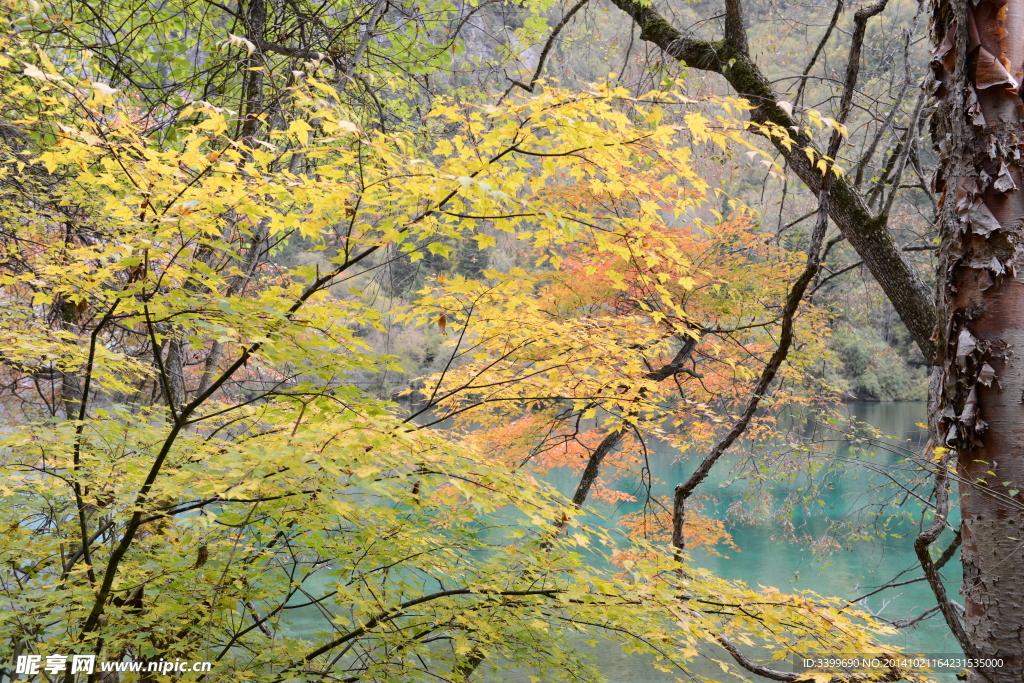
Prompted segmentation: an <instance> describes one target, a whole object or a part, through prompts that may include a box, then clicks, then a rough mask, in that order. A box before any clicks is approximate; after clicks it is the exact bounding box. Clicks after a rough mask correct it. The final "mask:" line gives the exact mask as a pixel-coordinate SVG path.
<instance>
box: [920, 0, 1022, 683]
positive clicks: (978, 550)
mask: <svg viewBox="0 0 1024 683" xmlns="http://www.w3.org/2000/svg"><path fill="white" fill-rule="evenodd" d="M932 35H933V39H934V41H935V45H936V48H935V51H934V52H933V55H934V56H933V61H932V69H933V72H934V75H935V80H936V95H937V97H938V100H939V101H938V106H937V109H936V114H935V116H934V118H933V122H932V135H933V142H934V144H935V146H936V148H937V149H938V150H939V154H940V157H941V162H942V163H941V166H940V169H941V170H940V172H939V174H938V175H937V177H936V180H935V189H936V191H937V192H938V193H939V198H940V205H941V212H940V230H941V237H942V245H941V252H940V254H941V263H940V269H939V278H938V294H937V303H938V313H939V318H940V320H942V321H943V322H944V324H943V325H942V326H941V327H940V329H939V340H938V348H937V352H936V366H938V367H937V373H938V374H937V376H936V377H935V380H934V381H933V383H932V396H931V401H930V415H929V421H930V426H931V429H932V435H933V438H934V439H936V442H937V443H939V444H943V445H945V446H947V447H949V448H952V449H955V452H956V468H957V475H958V479H959V482H960V483H959V486H960V496H961V498H960V500H961V515H962V519H963V522H962V524H963V526H962V536H963V548H962V551H961V552H962V562H963V568H964V582H963V586H962V589H961V592H962V593H963V596H964V599H965V608H966V614H965V617H964V631H965V634H966V637H967V640H968V641H969V644H970V646H971V647H972V648H973V649H974V650H975V652H974V653H973V654H974V655H976V656H978V657H981V658H998V659H1002V660H1003V661H1004V666H1002V667H1001V668H996V669H987V670H986V671H985V672H984V673H983V672H981V671H978V670H973V671H971V672H970V673H969V676H968V681H970V682H971V683H981V682H982V681H986V680H987V681H991V682H992V683H1003V682H1006V683H1008V682H1009V681H1014V682H1016V683H1019V682H1020V681H1021V680H1022V679H1024V668H1022V662H1024V572H1022V569H1021V566H1022V562H1024V546H1022V538H1024V514H1022V510H1024V497H1022V496H1021V494H1020V491H1021V490H1024V393H1022V390H1024V193H1022V192H1021V191H1020V189H1018V188H1021V187H1022V177H1021V164H1022V159H1021V146H1022V144H1024V142H1022V140H1021V139H1020V136H1021V123H1022V116H1024V107H1022V103H1021V99H1020V94H1019V84H1020V80H1021V74H1022V71H1024V0H1009V1H1008V0H981V1H980V2H977V3H976V4H975V3H974V2H971V1H970V0H936V2H935V5H934V7H933V15H932Z"/></svg>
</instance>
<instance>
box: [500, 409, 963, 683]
mask: <svg viewBox="0 0 1024 683" xmlns="http://www.w3.org/2000/svg"><path fill="white" fill-rule="evenodd" d="M847 410H848V411H849V412H850V413H851V416H852V417H854V418H855V419H857V420H858V421H861V422H865V423H867V424H869V425H872V426H874V427H876V428H878V429H879V430H881V431H882V433H884V434H887V435H892V436H895V437H897V438H896V439H892V440H887V441H885V442H882V443H880V444H878V445H876V446H871V445H868V446H867V447H865V446H864V445H863V444H861V445H860V448H861V449H864V450H862V451H860V452H857V451H855V450H852V449H851V444H850V442H849V441H846V440H844V439H843V438H842V437H837V436H836V435H832V436H831V438H827V435H823V436H825V437H826V440H825V446H826V448H825V453H826V455H825V456H824V457H826V458H834V459H835V460H836V461H837V462H838V463H839V465H838V467H839V468H840V470H841V471H838V472H836V473H834V474H833V475H831V476H829V477H826V478H825V480H826V482H827V483H826V486H825V489H824V495H823V497H822V499H823V501H824V506H821V505H818V504H817V502H816V501H815V504H814V505H812V506H810V509H809V510H807V511H806V512H805V511H804V510H802V509H798V510H797V511H796V514H794V515H793V516H792V517H791V518H789V521H790V522H791V523H792V524H793V526H794V527H795V528H796V530H797V531H798V532H802V533H807V534H808V535H809V536H810V537H812V538H817V537H819V536H820V535H821V533H822V532H823V531H824V530H825V529H826V526H827V524H828V520H829V519H837V518H839V517H840V516H842V515H844V514H847V513H850V512H851V511H854V510H856V509H859V508H863V507H865V506H870V505H871V504H872V503H876V502H878V499H879V498H880V497H881V495H882V491H886V492H887V494H886V495H888V492H891V490H892V487H891V486H888V485H885V484H887V479H886V477H885V475H884V474H882V473H880V470H882V471H888V472H890V473H892V472H897V471H899V470H900V469H902V468H906V467H908V465H907V464H906V463H905V462H903V460H904V457H905V456H904V455H902V454H900V453H899V452H898V451H899V449H900V448H901V447H902V448H910V449H913V450H915V451H918V452H919V451H920V448H921V445H922V444H923V442H924V439H925V435H924V430H923V429H921V428H920V427H918V426H916V423H920V422H922V421H923V420H924V419H925V415H924V413H925V404H924V403H855V404H850V405H848V406H847ZM886 445H888V446H889V448H893V449H894V450H896V451H897V452H892V451H891V450H889V449H887V448H886ZM864 451H866V452H864ZM730 458H731V459H730ZM730 458H727V459H725V460H724V461H723V462H720V463H719V464H718V465H717V466H716V469H715V470H712V473H711V475H710V476H709V477H708V479H707V480H706V481H705V482H704V484H702V489H703V490H708V491H711V492H712V493H713V495H714V497H715V499H716V500H714V501H712V502H709V504H708V507H707V508H706V509H705V514H708V513H711V514H714V515H716V516H718V517H719V518H720V519H725V520H726V527H727V530H728V531H729V532H730V534H731V535H732V538H733V541H734V542H735V544H736V546H738V548H739V550H740V551H741V552H736V551H733V550H730V549H728V548H724V547H722V548H720V551H721V552H722V555H723V556H716V555H711V554H706V553H703V552H701V551H695V552H694V553H693V554H692V557H691V559H692V561H693V562H694V563H695V564H697V565H699V566H703V567H706V568H708V569H712V570H714V571H715V572H716V573H717V574H718V575H719V576H721V577H723V578H728V579H736V580H742V581H744V582H746V583H747V584H748V585H751V586H756V585H758V584H760V585H764V586H769V585H770V586H774V587H776V588H778V589H780V590H782V591H791V590H812V591H815V592H817V593H819V594H822V595H828V596H837V597H842V598H845V599H849V600H852V599H854V598H856V597H859V596H861V595H863V594H865V593H867V592H869V591H870V590H871V589H872V588H873V587H875V586H877V585H879V584H882V583H885V582H886V581H888V580H890V579H892V578H893V577H894V576H896V575H897V574H899V573H900V572H903V571H904V570H908V569H909V570H910V571H907V573H906V574H904V575H903V577H902V578H903V579H909V578H916V577H919V576H921V572H920V570H919V569H918V568H917V566H918V565H917V560H916V557H915V555H914V549H913V541H914V537H915V536H916V534H917V531H918V526H917V524H916V523H915V521H911V520H907V521H904V522H902V523H897V524H895V525H893V526H890V527H889V529H888V531H889V532H890V537H888V538H885V539H883V540H879V539H875V540H872V541H870V542H860V543H856V544H854V545H853V546H852V547H851V548H849V549H846V548H844V549H841V550H837V551H834V552H831V553H827V554H821V553H819V554H815V553H813V552H811V550H810V549H809V548H808V546H807V545H806V544H800V543H793V542H790V541H788V540H786V533H785V529H784V527H783V522H782V521H778V520H773V519H771V518H770V517H767V516H766V517H765V518H762V519H760V520H758V521H756V522H754V523H737V522H734V521H730V516H729V515H728V514H727V510H728V509H729V506H730V505H732V504H733V503H736V502H737V501H739V500H740V499H741V498H742V497H743V493H744V490H745V489H746V487H749V483H748V482H747V481H746V480H744V479H742V478H739V479H737V478H736V472H735V471H732V468H733V467H734V466H735V465H736V463H737V462H738V461H739V458H738V457H737V456H730ZM697 462H699V460H698V459H697V457H695V458H693V459H692V460H691V459H687V458H681V457H679V454H678V452H675V451H672V450H670V449H667V448H661V449H658V448H657V447H655V449H654V450H653V452H651V453H650V456H649V463H650V468H651V475H652V477H653V478H654V479H655V480H660V481H661V482H662V483H661V484H656V485H655V486H654V487H653V488H652V492H653V493H654V494H655V495H670V493H671V490H672V487H673V486H674V485H675V484H677V483H679V482H682V481H684V480H685V479H686V477H687V476H688V475H689V474H690V472H692V470H693V469H694V468H695V467H696V464H697ZM858 463H863V464H858ZM551 481H552V482H553V483H555V485H556V486H558V488H559V489H560V490H562V491H563V492H567V493H571V491H572V489H573V487H574V486H575V477H574V476H573V475H572V474H571V473H570V472H568V471H563V472H554V473H552V476H551ZM827 484H831V486H830V487H829V486H828V485H827ZM792 486H793V485H791V484H783V485H778V486H776V487H774V490H769V491H766V492H765V494H764V495H765V496H766V497H768V498H769V499H774V500H775V501H776V502H777V501H779V500H781V499H782V498H783V497H784V496H785V495H786V494H787V493H789V492H791V487H792ZM615 488H617V489H619V490H622V491H627V492H630V493H633V492H634V491H635V486H634V485H631V483H630V482H623V483H620V485H618V486H616V487H615ZM771 488H772V487H770V486H769V489H771ZM929 490H930V488H929V487H927V486H925V487H922V488H920V489H918V490H916V491H915V493H917V494H919V495H921V496H924V497H927V495H928V491H929ZM594 507H595V508H596V510H597V511H598V513H599V514H601V515H602V516H603V517H605V518H606V519H607V520H608V521H609V523H614V522H615V520H617V519H618V518H619V517H621V516H622V515H624V514H627V513H630V512H634V511H636V510H637V509H639V507H640V504H639V503H621V504H618V505H615V506H612V505H608V504H597V505H595V506H594ZM901 509H902V510H904V511H906V512H909V513H910V514H911V517H912V519H913V520H919V519H920V515H919V511H920V504H919V503H917V502H916V500H915V499H914V498H913V497H912V496H911V497H909V498H908V502H907V503H906V504H904V505H903V506H901ZM893 533H895V534H899V535H901V536H903V537H902V538H895V537H892V534H893ZM949 538H950V535H949V534H945V535H944V536H943V537H942V538H941V539H940V541H939V544H940V545H941V546H942V547H944V546H945V544H946V543H948V541H949ZM944 578H945V579H946V588H947V592H948V593H949V594H950V595H951V596H952V597H953V598H954V599H956V598H957V597H958V590H959V585H960V578H961V577H960V568H959V565H958V563H957V562H956V561H953V562H950V564H949V565H947V566H946V568H945V569H944ZM861 604H862V606H863V607H864V608H866V609H868V610H870V611H871V612H873V613H874V614H876V615H877V616H879V617H882V618H885V619H887V620H892V621H894V620H898V619H901V618H907V617H914V616H917V615H919V614H921V613H922V612H924V611H925V610H927V609H929V608H930V607H933V606H934V605H935V602H934V599H933V598H932V595H931V592H930V590H929V588H928V586H927V584H926V583H925V582H923V581H922V582H918V583H913V584H910V585H907V586H901V587H899V588H895V589H891V590H887V591H885V592H883V593H880V594H878V595H875V596H872V597H870V598H867V599H866V600H864V601H862V603H861ZM888 642H889V643H891V644H893V645H897V646H900V647H902V648H904V649H905V650H906V651H907V652H912V653H929V654H946V655H947V656H956V655H958V654H959V653H960V649H959V647H958V646H957V644H956V642H955V641H954V639H953V638H952V636H951V635H950V634H949V632H948V629H947V627H946V625H945V623H944V622H943V621H942V618H941V616H938V615H935V616H933V617H932V618H930V619H927V620H925V621H923V622H921V623H919V624H917V625H916V626H914V627H911V628H907V629H903V630H902V631H901V632H900V634H899V635H898V636H895V637H893V638H891V639H890V640H889V641H888ZM593 654H594V656H595V657H596V659H597V660H598V661H599V662H600V663H601V665H602V669H603V670H604V671H605V672H606V674H607V675H608V676H609V679H610V680H611V681H613V682H615V683H662V682H668V681H675V680H676V676H675V675H667V674H663V673H661V672H658V671H657V670H655V669H654V668H653V667H651V666H650V665H649V663H648V662H645V661H643V660H641V659H640V658H637V657H635V656H633V657H626V656H622V655H621V654H619V653H618V652H617V651H616V649H615V648H613V647H609V648H599V649H597V650H596V651H595V652H594V653H593ZM717 656H719V657H721V656H726V655H724V653H718V654H717ZM780 668H782V667H780ZM693 669H694V673H699V674H703V675H706V676H710V677H714V678H715V679H716V680H721V681H726V680H735V679H732V678H729V677H725V676H723V675H722V674H721V672H720V671H719V670H718V668H717V666H715V665H712V664H710V662H705V663H702V662H700V661H697V662H695V664H694V667H693ZM934 678H935V679H936V680H939V681H943V682H946V681H950V682H952V681H955V680H956V679H955V676H954V674H953V673H943V674H936V675H935V676H934ZM493 680H502V681H510V682H511V681H519V680H520V678H519V677H518V676H516V675H514V674H506V675H503V676H502V677H501V678H500V679H499V678H495V679H493ZM523 680H525V679H523Z"/></svg>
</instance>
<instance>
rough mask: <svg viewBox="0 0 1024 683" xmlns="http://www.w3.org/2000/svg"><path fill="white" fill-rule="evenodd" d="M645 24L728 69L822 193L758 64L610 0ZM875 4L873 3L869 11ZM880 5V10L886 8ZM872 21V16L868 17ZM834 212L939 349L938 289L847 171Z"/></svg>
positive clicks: (715, 67)
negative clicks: (935, 335) (788, 139)
mask: <svg viewBox="0 0 1024 683" xmlns="http://www.w3.org/2000/svg"><path fill="white" fill-rule="evenodd" d="M611 1H612V3H613V4H614V5H615V6H617V7H618V8H619V9H621V10H622V11H623V12H625V13H626V14H628V15H629V16H630V17H631V18H632V19H633V21H635V22H636V24H637V26H639V27H640V38H641V40H646V41H648V42H651V43H654V44H655V45H657V46H658V47H660V48H661V49H662V50H664V51H665V52H666V53H667V54H668V55H670V56H672V57H674V58H675V59H676V60H678V61H679V62H680V63H682V64H684V65H685V66H688V67H691V68H695V69H701V70H704V71H712V72H715V73H720V74H722V75H723V76H724V77H725V79H726V80H727V81H728V82H729V84H730V85H731V86H732V87H733V88H734V89H735V90H736V92H737V93H738V94H739V95H740V96H742V97H745V98H747V99H748V100H750V102H751V104H753V105H754V107H755V108H754V109H753V110H751V112H750V118H751V121H752V122H753V123H754V124H756V125H758V126H763V125H764V124H767V123H771V124H773V125H774V126H778V127H780V128H781V129H784V130H787V131H795V132H793V133H792V142H795V144H783V141H781V140H779V139H778V138H777V137H776V138H773V139H772V141H771V142H772V144H773V145H774V146H775V148H776V149H777V150H778V152H779V153H780V154H781V155H782V156H783V157H784V158H785V159H786V162H787V163H788V165H789V166H790V168H792V169H793V170H794V172H796V174H797V175H798V176H799V177H800V179H801V180H802V181H803V182H804V183H805V184H806V185H807V186H808V187H809V188H810V189H811V191H812V192H814V193H815V194H819V193H820V192H821V187H822V175H821V172H820V171H819V170H818V169H817V168H816V167H815V166H814V164H813V163H812V162H811V161H810V160H809V159H808V152H810V153H811V154H813V155H814V156H815V158H820V156H821V153H820V151H819V150H818V149H817V147H816V146H815V144H814V141H813V140H812V139H811V138H810V137H808V136H807V135H806V133H804V132H803V131H802V130H801V129H800V128H799V127H797V124H796V122H795V121H794V120H793V118H792V117H791V116H790V115H789V114H787V113H786V111H785V110H783V109H782V108H781V107H779V105H778V104H777V100H778V96H777V94H776V93H775V91H774V89H773V88H772V86H771V83H770V82H769V81H768V79H767V78H766V77H765V76H764V74H763V73H762V72H761V70H760V69H759V68H758V66H757V65H756V64H755V63H754V62H753V61H752V60H751V59H750V58H749V57H747V56H746V55H744V54H743V53H742V52H740V51H739V50H737V49H736V48H735V47H733V46H732V45H731V44H730V43H729V42H727V41H718V42H711V41H705V40H699V39H696V38H693V37H691V36H689V35H685V34H683V33H682V32H681V31H679V30H678V29H676V28H674V27H673V26H672V25H671V24H669V23H668V21H666V20H665V18H664V17H662V16H661V14H660V13H659V12H658V11H657V10H656V9H655V8H654V7H651V6H649V5H644V4H642V3H641V2H640V1H639V0H611ZM870 9H872V8H868V10H870ZM879 11H880V10H879ZM865 21H866V19H865ZM830 192H831V199H830V201H829V216H830V217H831V218H832V220H833V221H834V222H835V224H836V226H837V227H838V228H839V229H840V230H841V231H842V233H843V235H844V236H845V237H846V238H847V240H849V242H850V245H851V246H853V248H854V249H855V250H856V251H857V253H858V254H859V255H860V256H861V258H863V259H864V262H865V263H866V264H867V265H868V268H869V269H870V270H871V273H872V275H873V276H874V277H875V280H876V281H877V282H878V284H879V285H881V287H882V289H883V291H885V293H886V295H887V296H888V297H889V300H890V301H891V302H892V304H893V307H894V308H895V309H896V311H897V312H898V313H899V315H900V318H901V319H902V321H903V323H904V324H905V325H906V326H907V329H908V330H909V331H910V333H911V335H912V336H913V337H914V341H916V342H917V345H918V347H919V348H920V349H921V353H922V354H924V357H925V358H926V359H928V360H929V361H931V360H932V359H933V358H934V356H935V342H934V341H932V339H931V337H932V332H933V331H934V329H935V320H936V314H935V304H934V301H933V297H932V292H931V289H930V288H929V287H928V286H927V285H925V284H924V282H923V281H922V280H921V278H920V277H919V276H918V274H917V271H916V270H915V269H914V267H913V266H912V265H911V263H910V262H909V261H908V260H907V259H906V258H905V257H904V256H903V254H902V253H901V252H900V250H899V248H898V246H897V245H896V241H895V239H894V238H893V235H892V232H891V231H890V230H889V228H888V225H887V224H888V216H886V215H885V214H880V215H877V216H876V215H874V214H872V213H871V211H870V209H869V208H868V206H867V205H866V204H865V203H864V200H863V198H862V197H861V196H860V194H859V193H858V192H857V190H856V189H855V188H854V187H853V186H852V185H850V183H849V182H848V181H847V180H846V179H845V178H836V179H835V180H834V182H832V183H831V186H830Z"/></svg>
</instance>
